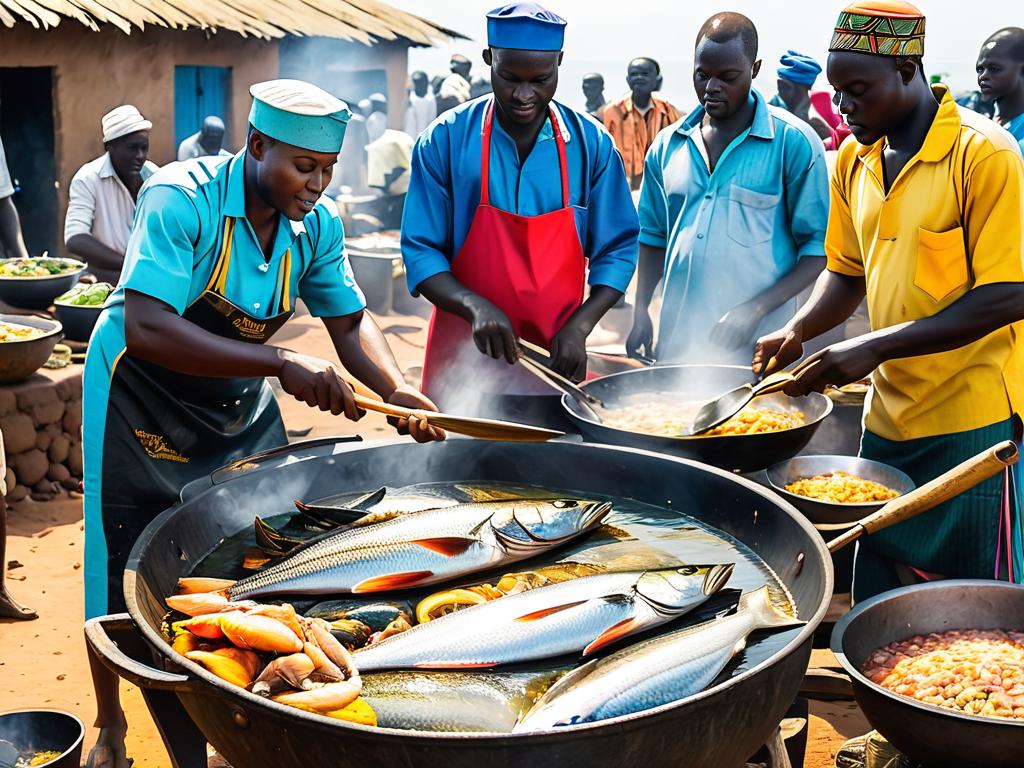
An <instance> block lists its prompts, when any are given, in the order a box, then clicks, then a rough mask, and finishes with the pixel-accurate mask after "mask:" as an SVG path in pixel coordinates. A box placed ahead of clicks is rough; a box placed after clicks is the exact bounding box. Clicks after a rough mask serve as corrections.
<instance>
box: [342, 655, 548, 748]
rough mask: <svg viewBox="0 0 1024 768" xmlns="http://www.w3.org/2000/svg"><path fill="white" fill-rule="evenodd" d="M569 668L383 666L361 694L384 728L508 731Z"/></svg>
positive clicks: (369, 678)
mask: <svg viewBox="0 0 1024 768" xmlns="http://www.w3.org/2000/svg"><path fill="white" fill-rule="evenodd" d="M564 672H565V670H564V669H562V670H551V671H547V672H481V671H477V670H474V671H472V672H450V671H446V670H436V671H420V672H410V671H408V670H402V671H400V672H381V673H379V674H371V675H366V676H365V677H363V678H362V680H363V692H362V694H361V696H362V697H363V699H364V700H365V701H366V703H367V704H369V705H370V707H372V708H373V711H374V713H375V714H376V715H377V724H378V725H379V726H381V727H382V728H405V729H410V730H415V731H434V732H441V733H466V732H473V731H476V732H479V731H490V732H500V733H508V732H509V731H511V730H512V728H513V727H514V726H515V724H516V722H517V721H518V720H519V718H520V717H521V716H522V714H523V713H524V712H525V711H526V710H528V709H529V708H530V705H531V704H533V702H534V701H536V700H537V698H538V697H539V695H540V692H541V691H542V690H544V688H546V687H547V684H548V683H550V681H551V678H552V677H557V676H559V675H560V674H562V673H564Z"/></svg>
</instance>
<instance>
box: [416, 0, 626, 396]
mask: <svg viewBox="0 0 1024 768" xmlns="http://www.w3.org/2000/svg"><path fill="white" fill-rule="evenodd" d="M564 27H565V22H564V21H563V20H562V19H560V18H559V17H558V16H556V15H555V14H553V13H551V12H549V11H546V10H544V9H543V8H540V7H539V6H537V5H535V4H533V3H520V4H514V5H510V6H505V7H503V8H499V9H497V10H495V11H492V12H491V13H490V14H488V44H489V46H490V47H489V48H488V49H487V50H485V51H484V61H485V63H487V64H488V65H489V66H490V67H491V83H492V86H493V89H494V94H493V97H491V96H485V97H481V98H479V99H476V100H474V101H470V102H467V103H466V104H464V105H462V106H460V107H457V108H455V109H453V110H451V111H449V112H447V113H446V114H444V115H442V116H441V118H440V119H439V120H437V121H436V122H435V123H433V124H432V125H431V126H430V128H428V129H427V130H426V131H425V132H424V133H423V134H422V135H421V136H420V138H419V140H418V141H417V143H416V148H415V150H414V152H413V159H412V175H411V180H410V184H409V192H408V195H407V197H406V204H405V215H404V218H403V221H402V255H403V258H404V259H405V266H406V273H407V280H408V285H409V290H410V291H412V292H414V293H421V294H423V295H424V296H426V297H427V298H428V299H429V300H430V301H431V302H432V303H433V304H434V305H435V307H436V309H435V313H434V318H433V320H432V323H431V335H430V340H429V342H428V348H427V356H426V361H425V364H424V391H425V392H427V393H428V394H429V395H430V396H431V397H432V398H433V399H435V400H437V401H438V402H439V404H441V405H442V406H445V404H446V403H447V404H449V405H455V406H458V407H462V408H464V409H465V408H471V407H472V406H471V403H479V400H478V399H477V397H476V396H480V395H483V396H490V395H495V396H496V397H498V398H501V397H505V398H506V399H505V401H504V403H505V404H510V403H511V402H512V401H513V400H515V399H516V398H522V396H523V395H532V394H550V391H551V390H550V389H547V388H545V387H544V386H543V385H541V384H539V383H538V382H536V381H535V380H534V379H532V378H531V377H530V374H528V373H525V372H524V371H523V370H522V369H521V368H519V367H514V366H513V364H514V363H515V361H516V358H517V350H516V343H515V338H516V336H521V337H523V338H526V339H527V340H529V341H532V342H534V343H536V344H540V345H542V346H545V347H547V348H548V349H550V350H551V354H552V358H553V360H552V365H553V367H554V368H555V370H557V371H559V372H560V373H562V374H564V375H567V376H572V377H575V378H581V377H582V376H583V375H584V373H585V369H586V350H585V342H586V337H587V335H588V334H589V333H590V331H591V330H593V328H594V326H595V325H596V324H597V322H598V321H599V320H600V319H601V317H602V316H603V315H604V314H605V312H607V311H608V309H609V308H611V307H612V306H613V305H614V304H615V303H616V302H617V301H618V299H619V297H620V296H621V295H622V293H623V292H624V291H625V290H626V287H627V286H628V284H629V281H630V278H631V276H632V274H633V270H634V268H635V266H636V257H637V234H638V230H639V227H638V222H637V216H636V210H635V208H634V207H633V204H632V201H631V199H630V192H629V184H628V182H627V181H626V176H625V173H624V171H623V167H622V161H621V159H620V158H619V156H618V154H617V153H616V151H615V147H614V145H613V143H612V140H611V137H610V136H609V135H608V134H607V132H606V131H605V130H604V128H603V127H601V126H600V125H599V124H598V123H597V122H596V121H595V120H594V119H593V118H591V117H590V116H589V115H584V114H582V113H579V112H576V111H574V110H572V109H569V108H568V107H566V106H564V105H562V104H559V103H557V102H554V101H553V100H552V99H553V97H554V94H555V89H556V87H557V85H558V67H559V64H560V62H561V59H562V52H561V48H562V39H563V30H564ZM584 259H586V260H587V261H588V262H589V264H588V266H589V283H590V295H589V298H587V299H586V301H584V300H583V291H584V275H585V265H584ZM474 347H475V348H474ZM495 402H496V401H493V400H492V401H491V403H490V405H491V406H493V407H496V408H497V410H498V411H500V410H503V408H504V405H497V406H495ZM527 410H529V409H528V408H527ZM491 412H492V413H496V412H497V411H491ZM504 412H505V413H512V414H514V413H515V412H516V408H515V407H514V406H511V405H510V410H507V411H504Z"/></svg>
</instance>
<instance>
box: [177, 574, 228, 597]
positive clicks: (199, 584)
mask: <svg viewBox="0 0 1024 768" xmlns="http://www.w3.org/2000/svg"><path fill="white" fill-rule="evenodd" d="M234 585H235V582H233V581H231V580H229V579H210V578H206V577H204V576H185V577H183V578H180V579H178V594H179V595H194V594H196V593H197V592H218V593H220V594H222V595H225V596H226V595H227V593H228V590H229V589H230V588H231V587H233V586H234Z"/></svg>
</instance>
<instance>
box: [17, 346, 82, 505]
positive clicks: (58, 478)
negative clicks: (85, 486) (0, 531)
mask: <svg viewBox="0 0 1024 768" xmlns="http://www.w3.org/2000/svg"><path fill="white" fill-rule="evenodd" d="M0 431H2V432H3V436H4V448H5V451H6V454H7V478H6V479H7V501H8V502H15V501H21V500H22V499H24V498H25V497H26V496H31V497H32V498H33V499H35V500H37V501H44V500H46V499H49V498H51V497H53V496H54V495H55V494H57V493H61V492H62V490H74V489H77V488H78V484H79V481H80V480H81V479H82V366H80V365H72V366H68V367H67V368H61V369H59V370H52V371H51V370H45V369H44V370H42V371H40V372H39V373H36V374H34V375H33V376H32V377H31V378H29V379H27V380H25V381H23V382H20V383H18V384H6V385H0Z"/></svg>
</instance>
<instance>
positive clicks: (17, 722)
mask: <svg viewBox="0 0 1024 768" xmlns="http://www.w3.org/2000/svg"><path fill="white" fill-rule="evenodd" d="M84 738H85V726H84V725H83V724H82V721H81V720H79V719H78V718H77V717H75V716H74V715H72V714H71V713H70V712H61V711H59V710H56V709H25V710H19V711H16V712H5V713H3V714H0V739H4V740H6V741H9V742H10V743H11V744H13V745H14V747H15V749H17V750H19V751H21V752H60V753H61V754H60V757H56V758H54V759H53V760H50V761H49V762H46V763H43V764H42V765H44V766H46V768H78V766H79V764H80V763H81V760H82V740H83V739H84Z"/></svg>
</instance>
